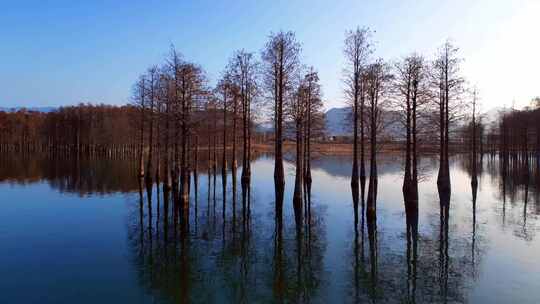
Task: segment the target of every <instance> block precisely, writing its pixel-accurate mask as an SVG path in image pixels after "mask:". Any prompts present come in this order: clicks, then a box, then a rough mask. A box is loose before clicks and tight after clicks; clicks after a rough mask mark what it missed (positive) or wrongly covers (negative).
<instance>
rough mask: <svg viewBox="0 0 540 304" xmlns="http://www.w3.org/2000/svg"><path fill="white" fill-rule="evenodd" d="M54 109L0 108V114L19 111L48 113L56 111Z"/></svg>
mask: <svg viewBox="0 0 540 304" xmlns="http://www.w3.org/2000/svg"><path fill="white" fill-rule="evenodd" d="M56 109H57V108H56V107H12V108H10V107H0V111H1V112H18V111H21V110H27V111H34V112H42V113H50V112H53V111H54V110H56Z"/></svg>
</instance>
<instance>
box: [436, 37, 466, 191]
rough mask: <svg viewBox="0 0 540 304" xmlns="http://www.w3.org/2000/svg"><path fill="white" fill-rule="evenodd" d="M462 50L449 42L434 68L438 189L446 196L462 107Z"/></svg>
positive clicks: (440, 50) (440, 51)
mask: <svg viewBox="0 0 540 304" xmlns="http://www.w3.org/2000/svg"><path fill="white" fill-rule="evenodd" d="M457 53H458V48H456V47H455V46H454V45H453V44H452V43H451V42H450V41H446V42H445V43H444V44H443V46H442V47H441V48H440V49H439V51H438V54H437V58H436V59H435V61H434V62H433V67H432V69H431V70H432V83H433V87H434V91H435V92H436V95H438V98H435V99H434V101H435V104H436V105H437V106H438V109H439V122H438V123H439V161H440V167H439V174H438V177H437V186H438V187H439V188H440V189H441V191H443V192H446V191H447V192H450V169H449V161H448V157H449V144H450V140H449V136H450V129H451V124H452V123H453V122H455V121H456V120H457V119H458V118H459V116H460V111H461V110H462V109H461V108H460V107H461V106H462V103H461V98H460V95H461V94H462V93H463V92H462V89H463V82H464V80H463V78H462V77H461V76H460V62H461V59H460V58H458V57H457Z"/></svg>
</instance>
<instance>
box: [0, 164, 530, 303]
mask: <svg viewBox="0 0 540 304" xmlns="http://www.w3.org/2000/svg"><path fill="white" fill-rule="evenodd" d="M134 163H135V162H134V161H128V160H79V161H76V160H47V159H39V158H30V159H28V158H21V157H15V156H8V157H7V158H6V157H4V158H3V159H2V160H1V161H0V193H1V195H0V198H1V199H0V274H1V275H0V290H1V291H0V303H128V302H129V303H188V302H192V303H242V302H244V303H275V302H278V303H279V302H288V303H298V302H300V303H308V302H311V303H354V302H361V303H364V302H378V303H434V302H440V303H540V239H539V238H540V235H539V232H540V219H539V214H540V202H539V197H540V192H539V186H540V178H539V173H538V170H537V169H533V168H536V164H534V165H532V166H531V168H529V172H528V174H525V173H524V172H523V171H524V170H523V169H522V168H521V169H518V168H519V167H512V168H510V170H509V172H508V173H507V174H506V175H505V177H504V178H503V177H502V174H501V168H500V162H499V161H498V159H497V158H492V157H489V156H484V157H483V159H482V166H480V171H479V186H478V192H477V196H476V202H475V203H473V192H472V189H471V184H470V179H471V177H470V174H469V173H468V172H469V169H468V168H469V167H470V166H469V162H468V160H467V158H466V157H463V156H455V157H454V158H453V160H452V163H451V177H452V195H451V202H450V207H449V210H448V215H445V216H441V207H440V206H441V205H440V201H439V195H438V192H437V187H436V176H437V175H436V173H437V168H438V167H437V162H436V159H432V158H424V159H422V161H421V165H420V167H421V176H422V178H421V183H420V185H419V192H420V194H419V216H418V234H417V235H412V237H411V235H410V234H408V233H407V231H408V230H407V224H406V216H405V211H404V202H403V196H402V191H401V185H402V165H401V163H402V160H401V159H399V158H398V157H395V156H381V160H380V164H379V191H378V196H377V223H376V225H375V226H373V225H371V226H370V227H367V225H366V224H365V223H364V222H363V221H360V223H359V225H358V228H357V229H355V225H354V216H353V205H352V197H351V192H350V180H349V176H350V163H351V162H350V159H349V158H348V157H342V156H319V157H317V159H316V160H314V161H313V164H312V168H313V172H312V176H313V186H312V191H311V205H312V208H311V216H310V220H309V223H310V224H309V227H306V229H305V233H303V234H302V235H300V236H297V234H296V229H295V224H294V215H293V208H292V192H293V191H292V187H293V183H294V165H293V164H292V163H288V162H286V163H285V169H286V172H287V179H286V192H285V193H286V194H285V200H284V203H285V204H284V206H285V210H284V213H285V214H284V220H283V223H284V225H283V229H276V224H275V223H276V222H275V220H274V189H273V159H272V158H271V156H267V155H262V156H259V157H258V158H257V159H256V160H255V161H254V162H253V164H252V181H251V188H250V193H249V198H247V199H246V200H247V202H246V201H244V202H246V205H245V206H246V209H244V210H246V212H245V213H244V212H243V206H244V205H243V200H242V193H241V187H240V178H238V183H239V185H238V186H237V187H236V193H233V189H232V186H231V176H230V175H229V177H228V179H227V182H228V187H227V191H226V194H225V204H224V200H223V197H224V195H223V192H222V187H221V176H220V174H218V176H217V178H216V188H215V192H214V188H213V182H214V181H213V178H212V179H210V181H209V180H208V175H207V174H206V169H202V170H201V172H199V178H198V183H197V192H196V195H195V191H194V189H195V185H192V188H191V189H192V191H191V193H192V196H191V203H190V204H191V205H190V215H189V232H187V234H182V233H180V232H179V230H180V229H179V228H178V227H177V226H176V225H175V221H174V212H173V207H172V202H171V200H170V198H167V197H164V193H163V192H162V191H161V189H160V190H159V192H158V190H157V189H156V187H155V186H154V187H153V189H152V190H151V191H150V192H147V191H146V189H144V190H142V191H139V183H138V180H137V178H135V177H134V176H135V173H136V168H135V164H134ZM240 172H241V169H240V170H239V171H238V174H240ZM229 174H230V173H229ZM209 186H210V187H211V188H210V189H211V190H210V191H208V189H209V188H208V187H209ZM214 193H215V197H214ZM233 209H234V212H233ZM223 210H225V212H224V211H223Z"/></svg>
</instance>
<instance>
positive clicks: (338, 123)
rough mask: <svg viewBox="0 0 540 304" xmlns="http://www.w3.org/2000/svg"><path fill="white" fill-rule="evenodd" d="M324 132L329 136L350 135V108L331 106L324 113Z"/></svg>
mask: <svg viewBox="0 0 540 304" xmlns="http://www.w3.org/2000/svg"><path fill="white" fill-rule="evenodd" d="M325 119H326V121H325V123H326V133H327V135H329V136H348V135H351V133H352V132H351V131H352V130H351V128H350V119H351V108H350V107H344V108H331V109H330V110H328V111H326V114H325Z"/></svg>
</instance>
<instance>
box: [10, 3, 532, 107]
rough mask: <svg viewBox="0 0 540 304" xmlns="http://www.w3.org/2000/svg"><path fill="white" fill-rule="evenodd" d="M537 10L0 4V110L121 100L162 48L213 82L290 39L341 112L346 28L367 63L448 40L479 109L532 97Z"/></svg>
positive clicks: (528, 6) (527, 6)
mask: <svg viewBox="0 0 540 304" xmlns="http://www.w3.org/2000/svg"><path fill="white" fill-rule="evenodd" d="M539 13H540V1H537V0H530V1H526V0H523V1H520V0H476V1H466V0H454V1H440V0H432V1H428V0H415V1H413V0H401V1H399V0H396V1H339V0H337V1H323V0H320V1H319V0H317V1H314V0H289V1H277V0H273V1H267V0H257V1H249V0H244V1H225V0H223V1H206V0H199V1H181V0H176V1H120V0H116V1H113V0H111V1H103V0H96V1H67V0H62V1H60V0H57V1H41V0H34V1H24V0H20V1H7V0H5V1H2V4H1V10H0V106H4V107H12V106H58V105H68V104H75V103H79V102H93V103H110V104H123V103H126V102H128V100H129V95H130V92H131V87H132V84H133V83H134V82H135V80H136V79H137V76H138V75H139V74H140V73H142V72H144V71H145V69H146V68H147V67H149V66H150V65H152V64H159V63H161V62H163V59H164V56H165V55H166V53H167V51H168V49H169V46H170V44H171V43H173V44H174V45H175V46H176V47H177V49H179V50H180V51H181V52H182V53H183V54H184V56H185V58H186V59H188V60H191V61H194V62H196V63H198V64H201V65H202V66H203V67H204V68H205V70H206V71H207V74H208V77H209V79H210V80H211V81H215V79H216V77H217V76H218V75H219V73H220V72H221V70H222V69H223V67H224V66H225V64H226V63H227V61H228V58H229V56H230V55H231V54H232V53H233V51H235V50H237V49H242V48H244V49H246V50H248V51H254V52H256V53H257V54H259V53H260V50H261V49H262V47H263V46H264V43H265V41H266V39H267V37H268V34H269V33H270V32H271V31H278V30H280V29H283V30H292V31H294V32H296V35H297V38H298V40H299V41H300V42H301V43H302V45H303V52H302V60H303V62H304V63H305V64H308V65H313V66H315V67H316V68H317V69H318V71H319V73H320V78H321V83H322V85H323V91H324V95H325V100H327V105H326V107H327V108H329V107H333V106H341V105H343V92H342V91H343V86H342V81H341V78H342V76H341V75H342V73H341V71H342V68H343V56H342V48H343V39H344V32H345V30H347V29H352V28H355V27H356V26H368V27H370V28H371V29H373V30H375V31H376V33H375V35H374V40H375V42H376V53H375V55H376V56H377V57H383V58H385V59H387V60H395V59H398V58H400V57H401V56H404V55H407V54H409V53H411V52H413V51H418V52H420V53H423V54H424V55H425V56H426V57H427V58H430V57H432V56H433V54H434V52H435V50H436V49H437V47H438V46H440V45H441V44H442V43H443V42H444V41H445V40H446V39H447V38H450V39H452V40H453V41H454V43H455V44H456V45H457V46H459V47H460V49H461V53H460V54H461V57H463V58H464V59H465V61H464V63H463V74H464V76H465V77H466V78H467V79H468V80H469V81H470V82H471V83H473V84H476V85H477V87H478V89H479V92H480V96H481V101H482V104H483V108H484V109H489V108H492V107H495V106H503V105H507V106H509V105H511V104H512V102H513V101H515V102H516V105H518V106H520V105H523V104H526V103H527V102H528V101H529V100H530V99H531V98H532V97H534V96H538V95H540V81H539V79H540V17H539Z"/></svg>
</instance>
